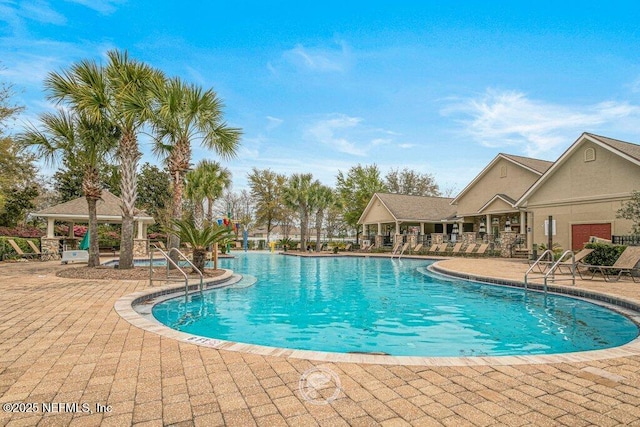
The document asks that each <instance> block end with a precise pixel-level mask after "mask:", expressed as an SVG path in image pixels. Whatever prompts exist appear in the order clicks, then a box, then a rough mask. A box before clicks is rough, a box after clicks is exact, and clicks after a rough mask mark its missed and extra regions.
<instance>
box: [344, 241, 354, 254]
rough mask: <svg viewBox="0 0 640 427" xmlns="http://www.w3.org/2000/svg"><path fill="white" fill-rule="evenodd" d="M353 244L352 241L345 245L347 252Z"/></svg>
mask: <svg viewBox="0 0 640 427" xmlns="http://www.w3.org/2000/svg"><path fill="white" fill-rule="evenodd" d="M351 246H353V245H352V244H351V243H349V244H347V246H345V247H344V250H345V252H348V251H350V250H351Z"/></svg>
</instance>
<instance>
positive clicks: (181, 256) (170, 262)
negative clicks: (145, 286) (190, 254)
mask: <svg viewBox="0 0 640 427" xmlns="http://www.w3.org/2000/svg"><path fill="white" fill-rule="evenodd" d="M154 250H157V251H158V252H160V254H162V256H163V257H164V259H165V260H166V261H167V276H166V278H164V279H154V277H153V252H154ZM173 252H175V253H176V254H177V255H178V259H182V260H183V261H185V262H186V263H187V264H188V265H189V266H190V267H191V268H192V269H193V271H195V272H196V273H198V275H199V276H200V293H202V291H203V287H204V275H203V274H202V272H201V271H200V270H199V269H198V268H197V267H196V266H195V265H193V263H192V262H191V261H190V260H189V258H187V256H186V255H185V254H183V253H182V252H180V250H178V248H171V249H169V252H165V251H163V250H162V249H160V248H159V247H158V246H156V245H154V244H152V245H151V251H150V253H149V286H153V282H154V281H163V282H173V281H175V280H176V279H180V281H182V279H183V278H184V298H185V300H186V299H187V298H188V296H189V275H188V274H187V273H186V272H185V271H184V270H183V269H182V268H180V266H179V265H178V264H177V263H176V262H175V261H174V260H172V259H171V254H172V253H173ZM171 266H173V267H174V268H175V270H176V271H178V272H179V273H180V274H181V275H182V278H180V277H170V275H169V273H170V271H171Z"/></svg>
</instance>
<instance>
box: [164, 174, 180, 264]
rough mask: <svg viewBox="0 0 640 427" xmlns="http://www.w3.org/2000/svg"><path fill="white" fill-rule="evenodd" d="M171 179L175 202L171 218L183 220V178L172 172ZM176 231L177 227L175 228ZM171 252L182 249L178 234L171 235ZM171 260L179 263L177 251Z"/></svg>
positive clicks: (173, 202) (169, 241) (171, 254)
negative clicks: (174, 249)
mask: <svg viewBox="0 0 640 427" xmlns="http://www.w3.org/2000/svg"><path fill="white" fill-rule="evenodd" d="M171 178H172V179H173V200H172V202H171V217H172V218H174V219H181V218H182V193H183V191H184V188H183V182H182V176H181V174H180V172H179V171H177V170H176V171H172V172H171ZM173 228H174V229H175V226H174V227H173ZM167 244H168V245H169V251H171V249H173V248H176V249H178V250H179V249H180V237H178V235H177V234H176V233H170V234H169V238H168V242H167ZM170 256H171V260H172V261H173V262H175V263H177V262H178V254H176V253H175V251H173V252H171V253H170Z"/></svg>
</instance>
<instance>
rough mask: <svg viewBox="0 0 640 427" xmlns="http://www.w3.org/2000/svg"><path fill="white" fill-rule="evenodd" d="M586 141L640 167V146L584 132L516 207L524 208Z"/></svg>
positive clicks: (522, 197)
mask: <svg viewBox="0 0 640 427" xmlns="http://www.w3.org/2000/svg"><path fill="white" fill-rule="evenodd" d="M585 141H590V142H592V143H594V144H596V145H598V146H600V147H602V148H604V149H605V150H608V151H611V152H612V153H614V154H617V155H618V156H620V157H622V158H624V159H627V160H629V161H630V162H632V163H635V164H636V165H638V166H640V145H637V144H632V143H630V142H625V141H620V140H617V139H612V138H608V137H606V136H600V135H595V134H592V133H588V132H584V133H583V134H582V135H580V137H579V138H578V139H576V140H575V142H574V143H573V144H571V146H570V147H569V148H567V150H566V151H565V152H564V153H562V155H561V156H560V158H559V159H558V160H556V161H555V163H553V165H552V166H551V167H550V168H549V169H548V170H547V171H546V172H545V173H544V174H543V175H542V176H541V177H540V178H538V180H537V181H536V182H534V183H533V185H532V186H531V187H530V188H529V189H528V190H527V191H525V193H524V194H523V195H522V196H521V197H520V198H519V199H518V201H517V202H516V203H515V206H516V207H521V206H523V204H524V203H525V202H526V200H527V199H528V198H529V197H531V195H532V194H533V193H535V192H536V190H537V189H538V188H540V187H541V186H542V184H544V183H545V182H546V181H547V180H548V179H549V177H551V176H552V175H553V174H554V173H555V172H556V171H557V170H558V169H559V168H560V167H561V166H562V165H563V164H564V163H565V162H566V161H567V159H568V158H569V157H570V156H571V155H572V154H573V153H574V152H575V151H576V150H577V149H578V147H579V146H580V145H582V143H583V142H585Z"/></svg>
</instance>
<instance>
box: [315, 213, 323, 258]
mask: <svg viewBox="0 0 640 427" xmlns="http://www.w3.org/2000/svg"><path fill="white" fill-rule="evenodd" d="M322 213H323V212H322V210H319V211H318V212H317V213H316V252H320V249H321V248H322V244H321V243H320V231H321V229H322V219H323V218H322V216H323V215H322Z"/></svg>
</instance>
